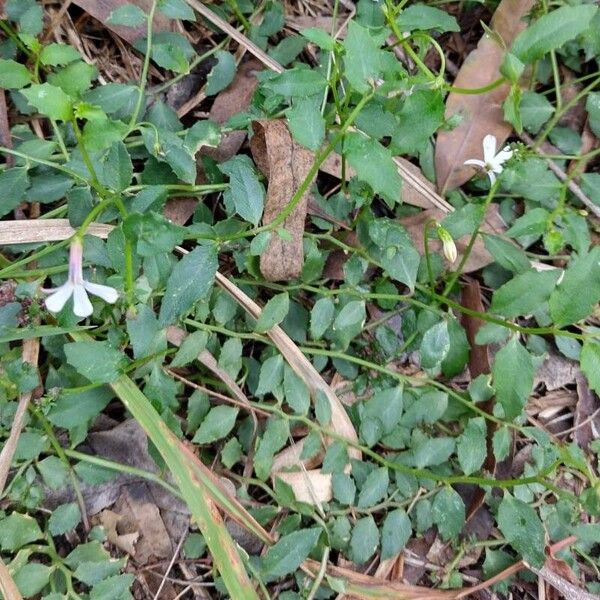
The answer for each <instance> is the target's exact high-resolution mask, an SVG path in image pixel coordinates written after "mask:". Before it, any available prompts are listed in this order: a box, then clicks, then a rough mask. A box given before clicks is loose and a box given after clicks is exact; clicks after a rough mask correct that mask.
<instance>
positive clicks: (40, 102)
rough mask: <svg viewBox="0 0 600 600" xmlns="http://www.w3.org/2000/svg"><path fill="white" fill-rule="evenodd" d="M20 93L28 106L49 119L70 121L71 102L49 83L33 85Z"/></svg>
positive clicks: (71, 112)
mask: <svg viewBox="0 0 600 600" xmlns="http://www.w3.org/2000/svg"><path fill="white" fill-rule="evenodd" d="M21 93H22V94H23V96H25V98H26V99H27V102H29V104H31V105H32V106H34V107H35V108H37V110H38V111H39V112H40V113H42V114H43V115H46V116H47V117H50V118H51V119H55V120H57V121H70V120H71V118H72V116H73V100H72V98H71V97H70V96H68V95H67V94H65V92H63V90H61V89H60V88H59V87H56V86H54V85H51V84H49V83H42V84H35V85H32V86H31V87H28V88H27V89H24V90H21Z"/></svg>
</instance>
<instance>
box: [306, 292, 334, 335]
mask: <svg viewBox="0 0 600 600" xmlns="http://www.w3.org/2000/svg"><path fill="white" fill-rule="evenodd" d="M334 314H335V305H334V304H333V300H332V299H331V298H329V297H328V296H326V297H324V298H319V299H318V300H317V301H316V302H315V305H314V306H313V308H312V310H311V311H310V335H311V337H312V339H313V340H318V339H320V338H322V337H323V334H324V333H325V332H326V331H327V329H328V328H329V326H330V325H331V323H332V322H333V316H334Z"/></svg>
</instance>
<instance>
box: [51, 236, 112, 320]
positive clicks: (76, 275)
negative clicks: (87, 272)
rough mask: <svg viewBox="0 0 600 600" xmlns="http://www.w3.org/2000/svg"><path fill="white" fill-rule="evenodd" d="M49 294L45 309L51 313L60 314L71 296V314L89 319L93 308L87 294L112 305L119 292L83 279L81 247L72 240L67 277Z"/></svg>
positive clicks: (77, 242) (79, 243) (78, 242)
mask: <svg viewBox="0 0 600 600" xmlns="http://www.w3.org/2000/svg"><path fill="white" fill-rule="evenodd" d="M44 291H45V292H51V295H50V296H48V297H47V298H46V301H45V304H46V308H47V309H48V310H49V311H50V312H53V313H57V312H60V311H61V310H62V308H63V306H64V305H65V304H66V303H67V300H68V299H69V298H70V297H71V296H73V312H74V313H75V314H76V315H77V316H78V317H89V316H90V315H91V314H92V312H94V308H93V306H92V303H91V302H90V299H89V298H88V295H87V292H89V293H90V294H94V296H99V297H100V298H102V299H103V300H105V301H106V302H108V303H110V304H114V303H115V302H116V301H117V298H118V297H119V292H117V290H115V288H112V287H109V286H108V285H100V284H98V283H90V282H89V281H86V280H85V279H84V278H83V247H82V245H81V241H79V240H77V239H76V240H73V242H72V243H71V248H70V250H69V277H68V279H67V281H66V282H65V283H63V284H62V285H61V286H60V287H58V288H56V289H54V290H44Z"/></svg>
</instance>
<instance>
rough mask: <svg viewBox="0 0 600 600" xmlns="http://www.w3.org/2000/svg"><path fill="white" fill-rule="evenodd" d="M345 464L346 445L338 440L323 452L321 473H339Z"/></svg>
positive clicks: (346, 458)
mask: <svg viewBox="0 0 600 600" xmlns="http://www.w3.org/2000/svg"><path fill="white" fill-rule="evenodd" d="M347 464H348V449H347V448H346V444H344V443H343V442H342V441H340V440H336V441H335V442H332V443H331V444H330V445H329V447H328V448H327V451H326V452H325V457H324V458H323V466H322V467H321V471H322V472H323V473H341V472H343V470H344V467H345V466H346V465H347Z"/></svg>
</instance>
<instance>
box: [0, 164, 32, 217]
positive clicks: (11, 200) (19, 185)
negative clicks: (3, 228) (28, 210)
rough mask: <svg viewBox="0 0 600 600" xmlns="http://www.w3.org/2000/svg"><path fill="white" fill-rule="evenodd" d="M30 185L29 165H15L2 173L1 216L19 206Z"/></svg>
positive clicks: (0, 174) (0, 181)
mask: <svg viewBox="0 0 600 600" xmlns="http://www.w3.org/2000/svg"><path fill="white" fill-rule="evenodd" d="M28 187H29V177H28V175H27V167H14V168H12V169H6V170H4V171H2V172H1V173H0V189H2V199H0V217H4V216H5V215H7V214H9V213H10V212H12V211H13V210H14V209H15V208H17V206H19V204H20V203H21V201H22V200H23V196H25V192H26V191H27V188H28Z"/></svg>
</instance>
